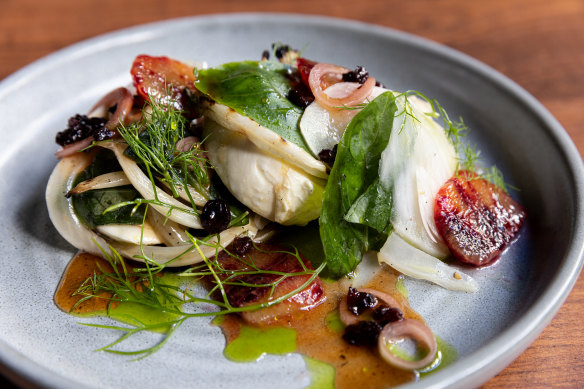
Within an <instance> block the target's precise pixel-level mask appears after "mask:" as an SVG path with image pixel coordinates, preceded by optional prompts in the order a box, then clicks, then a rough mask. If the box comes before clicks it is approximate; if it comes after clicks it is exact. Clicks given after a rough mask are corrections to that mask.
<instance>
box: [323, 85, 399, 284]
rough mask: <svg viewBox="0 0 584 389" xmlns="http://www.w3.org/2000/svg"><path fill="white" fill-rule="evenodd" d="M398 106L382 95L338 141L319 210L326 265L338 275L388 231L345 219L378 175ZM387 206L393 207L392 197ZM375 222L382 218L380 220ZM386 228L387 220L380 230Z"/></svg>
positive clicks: (356, 119) (348, 269)
mask: <svg viewBox="0 0 584 389" xmlns="http://www.w3.org/2000/svg"><path fill="white" fill-rule="evenodd" d="M396 112H397V106H396V104H395V98H394V96H393V94H392V93H391V92H386V93H384V94H382V95H380V96H379V97H377V98H376V99H375V100H373V101H372V102H371V103H369V104H368V105H367V106H366V107H365V108H363V109H362V110H361V112H359V113H358V114H357V115H356V116H355V117H354V118H353V120H352V121H351V123H349V125H348V127H347V129H346V130H345V133H344V134H343V137H342V138H341V142H340V143H339V146H338V151H337V157H336V160H335V164H334V166H333V168H332V170H331V173H330V176H329V180H328V183H327V186H326V189H325V193H324V200H323V206H322V213H321V216H320V236H321V240H322V243H323V249H324V253H325V256H326V261H327V267H328V268H329V270H330V272H331V273H332V274H334V275H335V276H336V277H341V276H343V275H346V274H348V273H350V272H352V271H353V270H354V269H355V267H356V266H357V265H358V264H359V262H360V261H361V258H362V256H363V253H364V252H365V251H367V250H369V249H371V248H373V247H372V245H374V246H378V244H379V241H380V240H382V239H381V238H382V236H383V235H384V234H381V235H382V236H380V233H379V232H377V231H376V229H371V228H370V227H369V226H368V225H366V224H355V223H352V222H349V221H347V220H346V219H345V215H347V213H348V212H349V211H350V210H351V208H352V206H353V204H355V202H356V201H357V200H358V199H359V198H360V197H361V196H362V195H363V194H364V193H365V192H367V191H368V188H370V187H372V185H373V184H374V183H375V182H376V181H378V175H379V161H380V159H381V153H382V152H383V150H385V148H386V146H387V143H388V142H389V136H390V134H391V129H392V127H393V119H394V116H395V113H396ZM375 188H376V187H375ZM371 190H372V191H373V189H371ZM381 200H383V196H382V198H381ZM372 204H373V205H375V206H376V207H380V206H382V204H381V201H380V200H374V201H373V202H372ZM386 207H387V208H388V209H389V212H390V210H391V202H388V203H387V204H386ZM365 208H375V207H369V206H367V207H365ZM387 212H388V211H386V212H385V214H387ZM374 224H376V225H377V224H381V223H380V222H379V221H376V222H375V223H374ZM388 228H389V226H386V227H385V228H383V230H382V231H386V230H387V229H388Z"/></svg>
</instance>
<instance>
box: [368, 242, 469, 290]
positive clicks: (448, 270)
mask: <svg viewBox="0 0 584 389" xmlns="http://www.w3.org/2000/svg"><path fill="white" fill-rule="evenodd" d="M377 258H378V260H379V262H384V263H386V264H388V265H389V266H391V267H392V268H394V269H395V270H397V271H399V272H401V273H403V274H405V275H407V276H410V277H413V278H418V279H422V280H426V281H430V282H433V283H435V284H437V285H440V286H442V287H443V288H446V289H450V290H457V291H462V292H473V293H474V292H476V291H477V290H478V289H479V286H478V284H477V282H476V281H475V280H474V279H473V278H472V277H471V276H469V275H467V274H465V273H463V272H461V271H460V270H458V269H457V268H455V267H452V266H448V265H447V264H445V263H444V262H442V261H440V260H439V259H437V258H435V257H433V256H431V255H429V254H427V253H425V252H423V251H422V250H419V249H417V248H416V247H414V246H412V245H410V244H409V243H408V242H406V241H405V240H404V239H402V238H401V237H400V236H399V235H398V234H396V233H393V234H391V235H390V236H389V238H388V239H387V241H386V242H385V244H384V245H383V247H382V248H381V250H380V251H379V253H378V254H377Z"/></svg>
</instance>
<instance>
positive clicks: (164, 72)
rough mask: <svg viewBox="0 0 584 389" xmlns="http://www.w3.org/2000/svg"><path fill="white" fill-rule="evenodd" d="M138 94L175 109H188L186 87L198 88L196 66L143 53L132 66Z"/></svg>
mask: <svg viewBox="0 0 584 389" xmlns="http://www.w3.org/2000/svg"><path fill="white" fill-rule="evenodd" d="M131 74H132V78H133V79H134V86H135V87H136V91H137V92H138V95H140V96H141V97H143V98H144V99H145V100H146V101H149V100H150V99H155V100H156V101H157V102H159V103H160V104H163V105H169V104H172V105H173V106H174V108H175V109H179V110H181V109H185V108H186V107H185V105H187V104H186V102H187V100H188V96H187V95H186V93H187V92H185V91H186V90H189V91H190V92H193V93H194V92H195V91H196V89H195V86H194V81H195V76H194V73H193V67H192V66H188V65H186V64H184V63H182V62H180V61H177V60H174V59H171V58H168V57H151V56H149V55H139V56H137V57H136V59H135V60H134V63H133V64H132V69H131Z"/></svg>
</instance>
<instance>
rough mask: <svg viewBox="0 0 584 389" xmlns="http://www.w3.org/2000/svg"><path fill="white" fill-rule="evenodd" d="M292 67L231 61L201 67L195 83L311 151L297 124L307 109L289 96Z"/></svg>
mask: <svg viewBox="0 0 584 389" xmlns="http://www.w3.org/2000/svg"><path fill="white" fill-rule="evenodd" d="M289 71H290V70H289V68H288V67H286V66H284V65H282V64H279V63H276V62H270V61H264V62H257V61H245V62H232V63H227V64H223V65H220V66H217V67H214V68H210V69H201V70H199V71H198V73H197V80H196V82H195V86H196V87H197V89H198V90H200V91H201V92H203V93H204V94H206V95H208V96H209V97H211V98H212V99H213V100H215V101H216V102H218V103H220V104H223V105H226V106H228V107H230V108H232V109H234V110H235V111H236V112H238V113H240V114H241V115H244V116H247V117H249V118H251V119H252V120H254V121H255V122H257V123H258V124H260V125H262V126H264V127H266V128H269V129H270V130H272V131H274V132H275V133H276V134H278V135H280V136H281V137H282V138H284V139H286V140H287V141H289V142H292V143H294V144H295V145H297V146H299V147H301V148H303V149H304V150H306V151H308V152H309V153H310V150H309V149H308V146H307V145H306V143H305V142H304V138H303V137H302V134H301V133H300V129H299V127H298V123H299V121H300V117H301V116H302V113H303V112H304V110H303V109H301V108H299V107H297V106H296V105H294V104H293V103H292V102H290V100H288V98H287V97H286V96H287V95H288V92H289V91H290V89H291V81H290V79H289V78H288V77H287V74H288V72H289Z"/></svg>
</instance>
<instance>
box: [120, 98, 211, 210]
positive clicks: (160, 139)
mask: <svg viewBox="0 0 584 389" xmlns="http://www.w3.org/2000/svg"><path fill="white" fill-rule="evenodd" d="M147 107H148V109H146V108H145V109H143V111H142V119H141V120H140V121H139V122H137V123H133V124H131V125H129V126H124V125H123V124H122V125H120V126H119V127H118V132H119V133H120V135H121V136H122V138H123V139H124V141H126V143H127V144H128V146H129V150H130V152H131V156H132V157H134V158H135V159H137V161H138V162H139V163H140V164H141V165H142V166H143V168H144V169H145V170H146V172H147V173H148V175H149V177H150V178H151V179H152V180H153V175H155V176H157V177H158V178H159V179H160V180H161V181H163V182H165V183H166V184H167V185H168V187H169V189H170V191H171V192H172V195H173V196H174V197H179V189H178V188H177V185H178V186H182V187H183V188H184V189H185V192H186V193H187V195H188V197H189V200H190V202H191V204H195V202H194V200H193V198H192V195H191V193H190V191H189V190H187V188H188V187H189V186H192V187H194V188H195V190H196V191H197V192H199V193H201V195H203V197H205V198H207V199H208V198H209V197H210V196H209V192H208V190H207V187H208V186H209V182H210V181H209V175H208V173H207V168H208V161H207V159H206V158H205V157H204V151H203V150H202V149H201V148H200V147H199V145H197V144H195V145H193V146H194V147H189V148H187V147H184V148H182V149H178V148H177V143H178V142H179V141H180V140H181V139H183V138H185V136H186V127H187V119H186V118H185V117H184V116H183V112H182V111H180V110H177V109H175V108H174V106H173V105H172V104H168V105H162V104H161V103H160V102H158V100H157V99H150V104H149V105H148V106H147ZM153 173H154V174H153Z"/></svg>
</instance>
